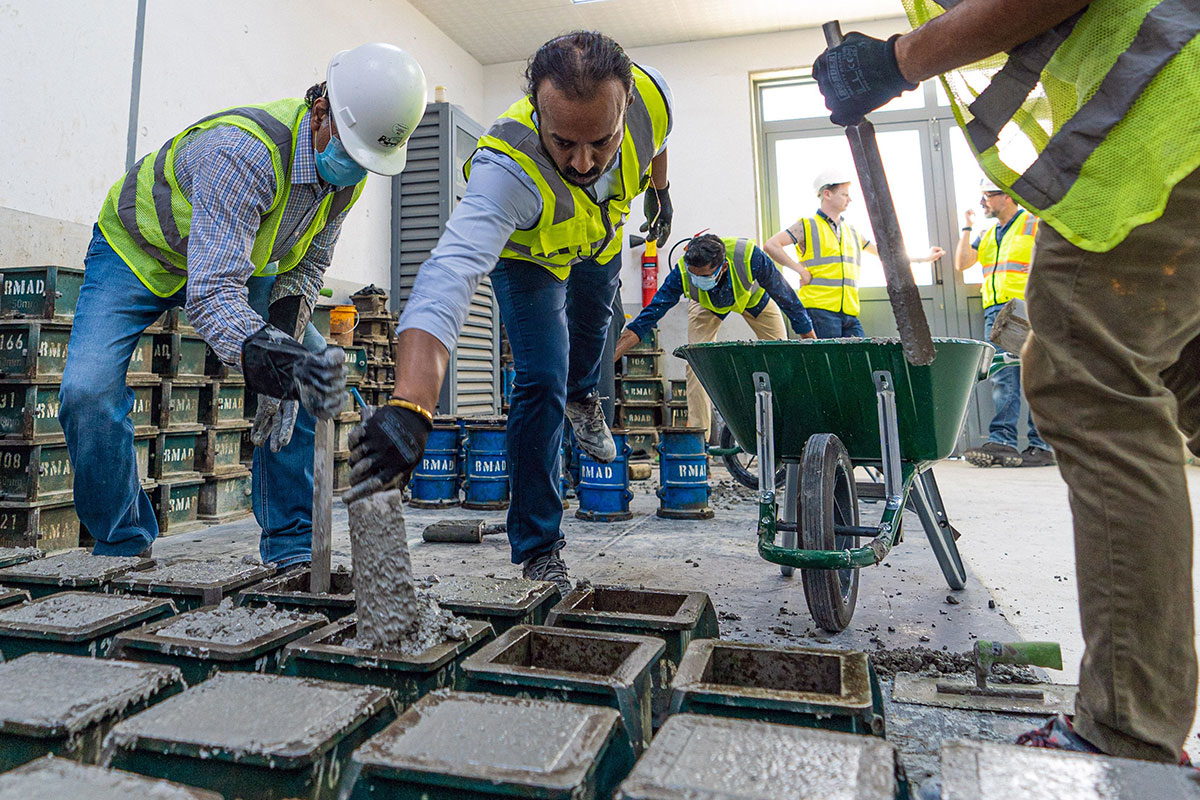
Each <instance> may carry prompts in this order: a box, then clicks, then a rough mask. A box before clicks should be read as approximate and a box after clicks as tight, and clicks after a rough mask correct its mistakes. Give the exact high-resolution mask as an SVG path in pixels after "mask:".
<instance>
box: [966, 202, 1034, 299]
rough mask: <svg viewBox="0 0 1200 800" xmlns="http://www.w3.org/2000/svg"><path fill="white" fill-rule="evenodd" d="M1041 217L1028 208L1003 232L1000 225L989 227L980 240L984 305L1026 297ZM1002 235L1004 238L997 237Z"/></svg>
mask: <svg viewBox="0 0 1200 800" xmlns="http://www.w3.org/2000/svg"><path fill="white" fill-rule="evenodd" d="M1037 225H1038V221H1037V217H1035V216H1033V215H1032V214H1029V213H1028V212H1026V211H1025V210H1024V209H1020V210H1018V211H1017V216H1016V217H1014V218H1013V219H1011V220H1009V224H1008V227H1007V228H1006V229H1005V230H1004V233H1003V234H1000V226H998V225H997V226H996V227H994V228H990V229H989V230H987V231H986V232H985V233H984V234H983V236H982V237H981V238H980V241H979V265H980V266H981V267H983V307H984V308H988V307H989V306H994V305H996V304H997V303H1007V302H1008V301H1009V300H1017V299H1020V300H1023V299H1025V284H1026V283H1027V282H1028V281H1029V264H1030V263H1031V262H1032V261H1033V237H1034V236H1036V235H1037ZM997 236H999V239H1000V241H999V242H997V241H996V238H997Z"/></svg>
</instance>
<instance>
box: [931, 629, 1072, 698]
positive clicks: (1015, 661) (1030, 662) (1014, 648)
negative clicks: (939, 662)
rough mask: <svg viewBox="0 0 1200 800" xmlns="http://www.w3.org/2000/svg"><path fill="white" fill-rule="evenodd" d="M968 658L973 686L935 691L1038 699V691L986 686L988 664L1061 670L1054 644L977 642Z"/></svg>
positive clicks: (1059, 652) (1040, 694) (943, 687)
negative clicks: (973, 669)
mask: <svg viewBox="0 0 1200 800" xmlns="http://www.w3.org/2000/svg"><path fill="white" fill-rule="evenodd" d="M971 655H972V661H973V665H974V667H975V685H974V686H964V685H962V684H958V683H948V682H942V683H939V684H938V685H937V690H938V691H939V692H947V693H949V694H971V695H977V696H981V697H1016V698H1021V699H1026V700H1041V699H1043V698H1044V697H1045V692H1043V691H1041V690H1040V689H1026V688H1019V687H1017V686H1013V685H1011V684H1010V685H1007V686H1005V687H1004V688H997V687H995V686H988V685H987V680H988V675H990V674H991V673H992V665H993V664H1012V665H1014V666H1023V667H1045V668H1047V669H1062V668H1063V665H1062V648H1061V647H1060V646H1059V644H1058V642H988V641H985V640H983V639H980V640H979V641H977V642H976V643H975V650H974V652H973V653H972V654H971Z"/></svg>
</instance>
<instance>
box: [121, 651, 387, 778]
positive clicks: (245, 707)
mask: <svg viewBox="0 0 1200 800" xmlns="http://www.w3.org/2000/svg"><path fill="white" fill-rule="evenodd" d="M385 696H386V693H385V692H384V690H382V689H379V688H376V687H373V686H357V685H354V684H348V683H333V682H330V681H315V680H309V679H307V678H290V677H284V676H282V675H262V674H259V673H254V672H222V673H219V674H217V675H216V676H215V677H212V678H210V679H208V680H207V681H204V682H203V683H201V684H199V685H197V686H194V687H193V688H191V689H188V690H187V691H185V692H184V693H183V694H180V695H176V696H175V697H171V698H168V699H167V700H164V701H163V702H161V703H158V704H157V705H154V706H152V707H151V708H149V709H147V710H146V711H143V712H142V713H140V714H137V715H136V716H133V717H130V718H129V719H127V720H125V721H124V722H122V723H121V724H119V725H117V727H116V728H114V729H113V732H112V733H111V734H110V737H109V738H110V741H111V742H112V743H113V744H114V745H115V746H116V747H118V748H128V747H131V746H133V744H134V742H135V741H136V740H137V739H138V738H139V737H146V738H149V739H157V740H160V741H168V742H184V743H189V744H194V745H196V746H198V747H205V748H220V749H223V750H227V751H230V752H232V753H235V754H237V753H250V754H259V755H267V756H270V755H281V756H297V757H298V756H303V755H305V754H308V753H311V752H314V751H315V750H316V749H317V748H319V747H321V746H322V745H324V744H325V743H327V742H328V741H329V740H330V739H332V738H333V737H335V736H337V735H339V734H340V733H342V732H343V731H345V730H346V729H347V728H348V727H349V726H350V725H352V724H353V723H354V722H355V720H356V719H358V718H359V717H360V715H363V714H364V713H365V712H366V711H367V710H368V709H370V708H371V707H372V706H374V705H376V704H377V703H378V701H379V700H381V699H382V698H383V697H385Z"/></svg>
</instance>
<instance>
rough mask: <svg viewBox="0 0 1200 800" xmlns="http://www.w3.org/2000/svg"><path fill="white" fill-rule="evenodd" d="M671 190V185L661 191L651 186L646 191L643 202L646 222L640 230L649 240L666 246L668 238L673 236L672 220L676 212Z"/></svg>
mask: <svg viewBox="0 0 1200 800" xmlns="http://www.w3.org/2000/svg"><path fill="white" fill-rule="evenodd" d="M670 188H671V185H670V184H667V185H666V186H664V187H663V188H661V189H655V188H654V187H653V186H651V187H650V188H649V189H647V190H646V195H645V199H644V200H643V201H642V202H643V206H642V210H643V211H645V212H646V221H645V222H643V223H642V227H640V228H638V230H640V231H641V232H642V233H644V234H646V239H647V240H651V239H653V240H654V241H655V242H658V243H659V244H660V245H661V244H666V242H667V237H669V236H670V235H671V220H672V219H673V218H674V216H675V210H674V209H673V208H671V195H670V193H669V192H668V191H667V190H668V189H670Z"/></svg>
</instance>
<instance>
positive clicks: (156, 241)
mask: <svg viewBox="0 0 1200 800" xmlns="http://www.w3.org/2000/svg"><path fill="white" fill-rule="evenodd" d="M307 110H308V108H307V106H306V105H305V103H304V101H303V100H301V99H299V98H291V99H287V100H278V101H276V102H273V103H265V104H263V105H252V106H241V107H238V108H230V109H227V110H225V111H219V112H217V113H216V114H213V115H211V116H208V117H205V118H204V119H202V120H200V121H199V122H197V123H195V124H194V125H190V126H188V127H187V128H186V129H184V130H183V132H182V133H180V134H179V135H177V136H175V137H173V138H171V139H170V140H169V141H167V142H166V144H164V145H163V146H162V147H160V148H159V149H158V150H155V151H154V152H152V153H150V154H148V155H146V156H145V157H143V158H142V160H141V161H138V162H137V163H136V164H134V165H133V167H132V168H131V169H130V170H129V172H128V173H126V175H125V177H123V178H121V180H119V181H117V182H116V183H115V184H114V185H113V187H112V189H110V190H109V192H108V197H107V198H105V200H104V205H103V206H102V207H101V209H100V220H99V225H100V231H101V233H103V234H104V238H105V239H107V240H108V243H109V244H110V245H111V246H112V248H113V250H115V251H116V252H117V254H118V255H119V256H121V258H122V259H123V260H124V261H125V263H126V264H128V265H129V268H130V269H132V270H133V271H134V273H135V274H136V275H137V276H138V278H140V279H141V281H142V283H144V284H145V285H146V288H148V289H149V290H150V291H152V292H154V293H155V294H156V295H158V296H159V297H170V296H171V295H173V294H175V292H177V291H179V290H180V289H181V288H183V285H184V284H185V283H186V282H187V245H188V234H189V232H190V230H191V223H192V204H191V201H190V199H189V198H188V197H186V196H185V195H184V193H183V192H182V191H181V190H180V188H179V183H178V181H177V180H176V178H175V152H176V148H178V147H179V144H180V142H181V141H182V140H183V138H184V137H185V136H187V135H188V134H189V133H192V132H193V131H203V130H208V129H210V128H215V127H217V126H218V125H233V126H234V127H237V128H241V129H242V130H244V131H246V132H247V133H249V134H250V135H252V136H254V137H255V138H256V139H258V140H259V141H261V142H262V143H263V144H264V145H266V147H267V149H268V150H269V151H270V153H271V164H272V166H273V167H274V169H275V197H274V199H273V200H272V202H271V207H270V208H269V209H268V210H267V213H266V214H265V215H264V216H263V218H262V221H261V223H260V224H259V228H258V233H257V234H255V236H254V245H253V247H252V248H251V250H250V261H251V263H253V264H254V274H255V275H274V274H278V273H280V272H286V271H287V270H289V269H291V268H292V267H294V266H296V264H298V263H299V262H300V259H302V258H303V257H304V254H305V252H306V251H307V250H308V246H309V244H310V243H311V242H312V240H313V237H314V236H316V235H317V233H318V232H319V231H320V230H321V229H322V228H324V227H325V223H326V222H327V221H329V220H332V219H335V218H336V217H337V215H338V214H340V213H341V212H342V211H344V210H346V209H348V208H350V207H351V206H353V205H354V202H355V201H356V200H357V199H358V196H359V194H361V193H362V188H363V186H364V185H365V184H366V179H365V178H364V179H363V180H362V181H359V183H358V184H356V185H354V186H347V187H345V188H342V189H338V190H337V191H335V192H332V193H330V194H328V195H326V196H325V198H324V199H322V200H321V202H320V204H319V205H318V207H317V210H316V212H315V213H314V214H313V217H312V221H311V222H310V223H309V224H308V227H307V228H305V229H304V231H303V232H302V233H301V234H300V238H299V239H298V240H297V241H296V242H295V243H294V244H292V245H291V247H288V248H287V249H286V250H282V248H284V247H286V245H287V243H286V242H283V241H279V225H280V222H281V221H282V219H283V211H284V208H286V207H287V201H288V197H289V196H290V195H291V191H292V182H291V174H292V156H293V155H294V154H295V152H296V144H297V139H298V137H299V136H301V135H303V136H309V135H310V133H309V131H308V129H307V128H305V130H303V131H301V130H300V123H301V121H302V120H303V119H304V115H305V112H306V111H307ZM289 238H290V237H289ZM272 264H277V267H272V266H270V265H272Z"/></svg>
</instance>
